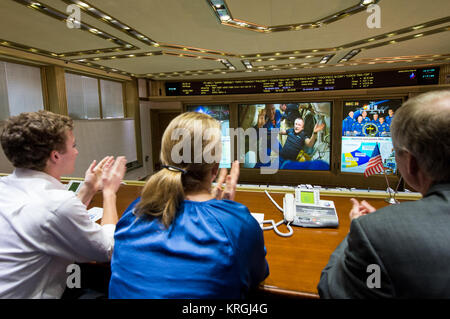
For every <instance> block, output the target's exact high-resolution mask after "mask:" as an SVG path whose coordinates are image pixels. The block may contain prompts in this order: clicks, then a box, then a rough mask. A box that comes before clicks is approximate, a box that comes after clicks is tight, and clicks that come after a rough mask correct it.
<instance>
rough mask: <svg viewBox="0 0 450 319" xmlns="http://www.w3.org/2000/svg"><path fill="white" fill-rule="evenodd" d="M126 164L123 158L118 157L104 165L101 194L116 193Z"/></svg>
mask: <svg viewBox="0 0 450 319" xmlns="http://www.w3.org/2000/svg"><path fill="white" fill-rule="evenodd" d="M126 163H127V160H126V158H125V156H118V157H117V158H116V160H115V161H112V162H111V161H110V162H108V163H106V164H105V166H104V167H103V173H102V182H103V194H105V193H108V194H115V193H117V191H118V190H119V187H120V184H121V183H122V179H123V177H124V175H125V172H126V166H125V164H126Z"/></svg>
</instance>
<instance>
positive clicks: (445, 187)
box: [424, 182, 450, 197]
mask: <svg viewBox="0 0 450 319" xmlns="http://www.w3.org/2000/svg"><path fill="white" fill-rule="evenodd" d="M449 190H450V183H449V182H441V183H434V184H433V185H431V187H430V188H429V189H428V191H427V193H426V194H425V196H424V197H426V196H430V195H431V194H433V193H442V192H448V191H449Z"/></svg>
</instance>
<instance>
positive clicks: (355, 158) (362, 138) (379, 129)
mask: <svg viewBox="0 0 450 319" xmlns="http://www.w3.org/2000/svg"><path fill="white" fill-rule="evenodd" d="M402 102H403V101H402V100H400V99H386V100H361V101H347V102H344V108H343V112H344V113H343V119H344V120H343V121H342V153H341V155H342V157H341V171H342V172H349V173H364V170H365V168H366V166H367V163H368V162H369V160H370V157H371V155H372V153H373V150H374V149H375V145H376V144H377V143H378V145H379V147H380V153H381V157H382V159H383V165H384V167H385V168H386V172H387V173H395V172H396V171H397V164H396V163H395V154H394V148H393V146H392V139H391V130H390V126H391V122H392V119H393V118H394V116H395V112H396V111H397V109H398V108H399V107H400V106H401V105H402Z"/></svg>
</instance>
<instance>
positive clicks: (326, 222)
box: [263, 186, 339, 237]
mask: <svg viewBox="0 0 450 319" xmlns="http://www.w3.org/2000/svg"><path fill="white" fill-rule="evenodd" d="M265 193H266V195H267V196H268V197H269V199H270V200H271V201H272V203H273V204H274V205H275V206H276V207H277V208H278V209H279V210H280V211H282V212H283V216H284V220H282V221H280V222H278V223H276V224H275V222H274V221H273V220H268V221H264V222H263V223H271V224H272V226H269V227H263V230H268V229H273V230H274V231H275V232H276V233H277V234H278V235H280V236H284V237H288V236H291V235H292V234H293V230H292V227H291V226H290V225H291V224H292V225H294V226H301V227H338V225H339V221H338V217H337V214H336V209H335V207H334V203H333V201H326V200H320V192H319V190H318V189H314V188H312V187H308V188H304V187H300V186H299V187H297V188H296V189H295V196H294V194H292V193H286V195H285V196H284V198H283V208H281V207H280V206H279V205H278V204H277V203H276V202H275V201H274V200H273V198H272V197H271V196H270V195H269V193H268V192H267V190H266V191H265ZM284 222H285V223H286V227H287V228H288V230H289V232H288V233H281V232H280V231H279V230H278V229H277V226H279V225H281V224H282V223H284Z"/></svg>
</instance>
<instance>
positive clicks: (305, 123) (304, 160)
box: [238, 102, 331, 171]
mask: <svg viewBox="0 0 450 319" xmlns="http://www.w3.org/2000/svg"><path fill="white" fill-rule="evenodd" d="M238 110H239V114H238V125H239V127H238V129H242V131H243V132H244V134H240V135H239V137H238V145H239V147H238V155H239V158H240V160H241V161H242V162H244V167H246V168H261V167H270V168H275V169H276V170H278V169H282V170H320V171H326V170H329V169H330V146H331V126H330V123H331V102H299V103H298V102H297V103H294V102H288V103H277V104H269V103H261V104H241V105H239V106H238ZM314 131H316V133H314Z"/></svg>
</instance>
